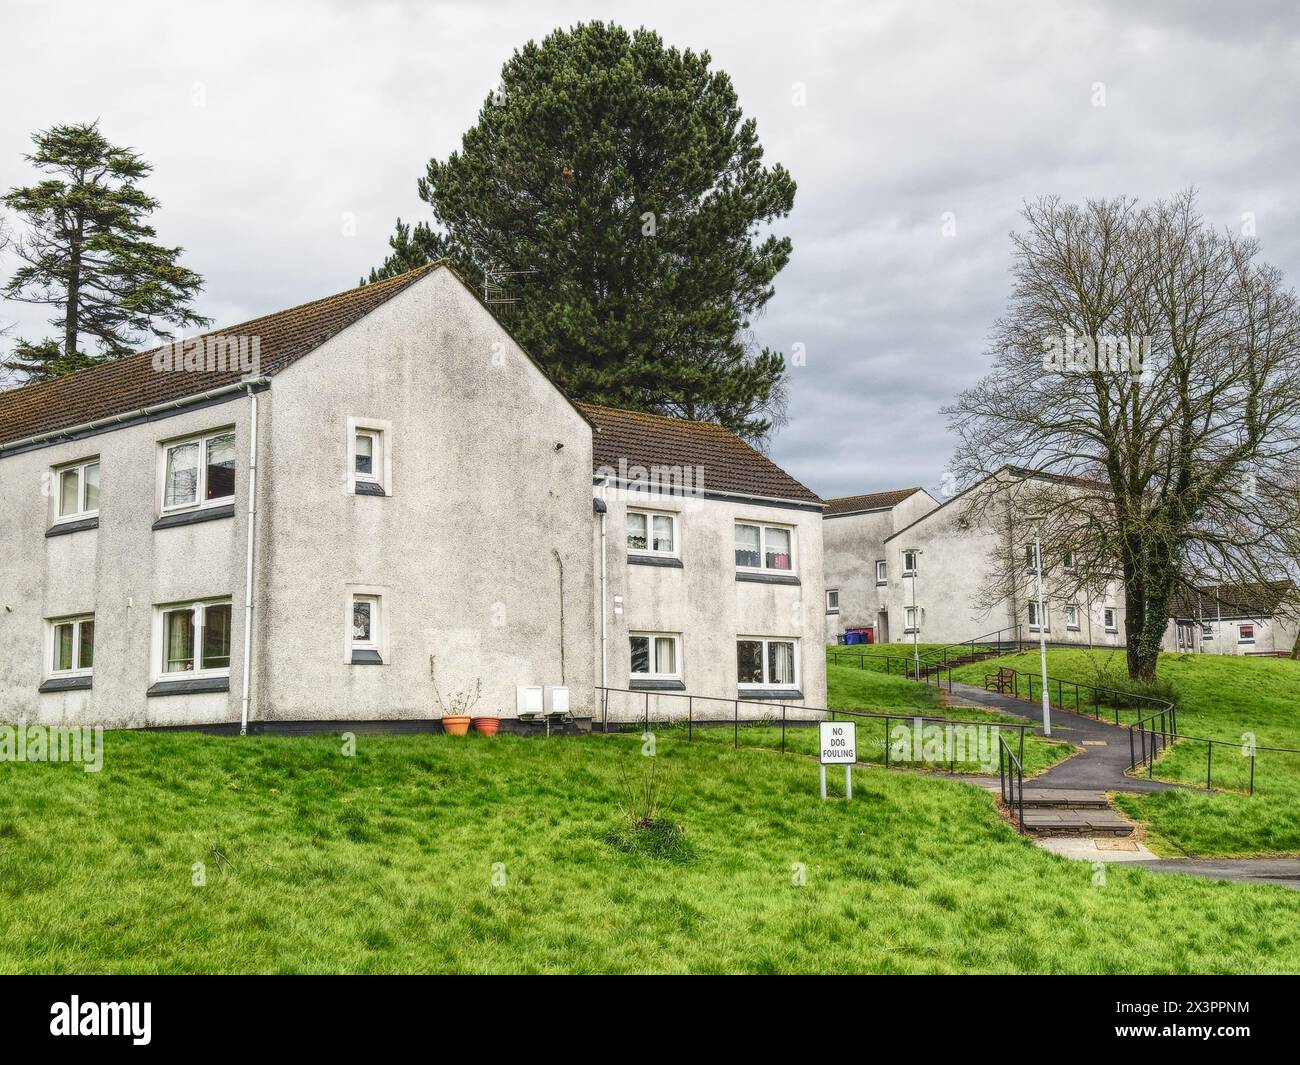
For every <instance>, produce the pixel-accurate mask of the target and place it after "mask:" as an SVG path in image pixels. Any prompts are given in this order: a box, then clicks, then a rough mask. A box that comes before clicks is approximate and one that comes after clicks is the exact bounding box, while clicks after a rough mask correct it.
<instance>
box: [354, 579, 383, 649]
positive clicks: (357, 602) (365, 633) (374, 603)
mask: <svg viewBox="0 0 1300 1065" xmlns="http://www.w3.org/2000/svg"><path fill="white" fill-rule="evenodd" d="M384 624H385V621H384V611H383V599H382V597H381V596H379V595H375V594H372V593H358V594H354V595H353V596H352V609H351V613H350V615H349V625H350V628H349V630H348V651H349V654H348V659H349V661H351V662H352V664H353V665H383V663H384V657H383V649H384Z"/></svg>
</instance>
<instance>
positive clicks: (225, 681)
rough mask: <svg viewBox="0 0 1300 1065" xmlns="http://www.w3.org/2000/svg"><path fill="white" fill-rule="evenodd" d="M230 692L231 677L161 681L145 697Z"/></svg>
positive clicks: (150, 687) (153, 685) (152, 685)
mask: <svg viewBox="0 0 1300 1065" xmlns="http://www.w3.org/2000/svg"><path fill="white" fill-rule="evenodd" d="M228 691H230V678H229V677H194V678H192V679H190V680H160V681H157V682H156V683H154V684H151V685H150V686H149V690H148V691H146V692H145V695H148V696H154V695H196V694H198V693H200V692H228Z"/></svg>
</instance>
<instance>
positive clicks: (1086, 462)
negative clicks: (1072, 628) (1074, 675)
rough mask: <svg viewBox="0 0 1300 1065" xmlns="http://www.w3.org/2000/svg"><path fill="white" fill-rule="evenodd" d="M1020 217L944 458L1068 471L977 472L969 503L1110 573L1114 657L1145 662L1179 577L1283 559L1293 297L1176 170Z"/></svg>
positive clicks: (1291, 424) (1208, 576)
mask: <svg viewBox="0 0 1300 1065" xmlns="http://www.w3.org/2000/svg"><path fill="white" fill-rule="evenodd" d="M1023 217H1024V220H1025V223H1026V228H1025V229H1024V231H1023V232H1018V233H1015V234H1013V235H1012V242H1013V247H1014V252H1015V259H1014V267H1013V287H1012V293H1011V298H1010V303H1009V307H1008V311H1007V313H1006V315H1005V316H1004V317H1003V318H1002V319H1001V320H999V322H998V323H997V325H996V328H995V330H994V334H993V341H992V351H991V355H992V359H993V370H992V372H991V373H990V374H989V375H988V376H987V377H985V378H984V379H983V380H981V381H980V382H979V383H978V384H977V385H975V386H974V387H973V388H971V389H969V390H967V391H965V392H963V393H962V394H961V395H960V396H959V397H958V399H957V401H956V402H955V403H953V404H952V405H951V406H949V407H947V408H945V411H944V413H946V414H947V415H948V417H949V420H950V425H951V427H952V428H953V429H954V431H955V432H956V434H957V436H958V441H959V443H958V447H957V451H956V454H955V457H954V460H953V465H952V472H953V474H954V475H955V476H956V477H957V479H958V482H959V483H960V484H962V485H963V486H971V485H975V484H977V483H979V482H980V481H981V480H982V479H984V478H986V477H989V475H990V474H992V473H994V472H995V471H996V470H998V469H1000V468H1002V467H1005V466H1007V465H1012V466H1017V467H1027V468H1030V469H1033V470H1040V471H1045V472H1047V473H1051V474H1056V475H1061V476H1063V477H1064V478H1067V479H1066V480H1058V481H1043V480H1037V479H1036V480H1034V481H1031V482H1026V481H1024V480H1022V479H1019V478H1007V477H998V478H993V479H991V480H989V481H987V482H986V483H985V484H984V485H982V486H981V488H980V489H979V490H977V492H976V493H973V495H974V497H975V498H974V499H973V505H974V506H975V507H976V509H977V510H978V509H979V508H980V507H986V508H987V507H991V506H994V505H997V506H999V507H1000V508H1001V510H1003V511H1005V514H1006V515H1008V516H1009V519H1008V520H1011V521H1012V522H1014V523H1016V524H1017V525H1018V526H1021V527H1022V529H1021V534H1020V538H1021V539H1028V538H1032V535H1033V534H1032V532H1031V531H1030V528H1031V527H1033V528H1038V529H1039V530H1041V534H1042V538H1043V542H1044V556H1045V559H1050V558H1057V559H1059V558H1062V557H1064V554H1065V552H1067V551H1070V552H1073V553H1074V556H1075V560H1076V568H1075V573H1074V574H1073V575H1072V576H1071V575H1060V576H1063V577H1068V579H1069V580H1072V581H1074V582H1075V584H1076V585H1077V586H1078V587H1080V588H1083V587H1085V586H1087V585H1092V586H1096V585H1097V584H1098V583H1099V582H1101V581H1103V580H1104V579H1105V578H1106V576H1107V575H1108V574H1109V575H1115V576H1118V577H1120V578H1121V579H1122V581H1123V586H1124V596H1125V608H1126V612H1127V644H1128V668H1129V673H1130V675H1131V676H1132V677H1134V678H1135V679H1146V680H1150V679H1154V677H1155V672H1156V661H1157V653H1158V651H1159V648H1160V644H1161V640H1162V638H1163V635H1164V631H1165V628H1166V625H1167V623H1168V619H1169V614H1170V604H1171V601H1172V600H1173V597H1174V595H1175V593H1176V592H1177V591H1178V590H1179V589H1180V587H1186V586H1196V585H1199V584H1201V583H1209V582H1212V583H1214V584H1217V585H1234V584H1236V585H1249V584H1255V583H1262V582H1266V581H1277V580H1294V579H1295V577H1296V558H1297V555H1298V554H1300V551H1298V549H1297V545H1298V543H1300V530H1298V526H1300V506H1298V500H1300V476H1298V473H1297V469H1298V467H1300V463H1297V461H1296V454H1297V450H1300V309H1298V307H1297V301H1296V296H1295V293H1294V291H1293V290H1291V289H1288V288H1287V287H1286V286H1285V284H1284V279H1283V277H1282V275H1281V274H1280V272H1279V271H1278V270H1276V269H1275V268H1273V267H1271V266H1268V265H1266V264H1264V263H1262V262H1260V261H1259V260H1258V246H1257V244H1256V242H1255V241H1254V240H1253V239H1251V238H1246V237H1242V236H1239V235H1237V234H1234V233H1231V232H1227V231H1220V230H1217V229H1215V228H1213V227H1211V226H1210V225H1208V224H1206V222H1205V221H1204V220H1203V219H1202V218H1201V216H1200V215H1199V213H1198V211H1197V208H1196V202H1195V194H1194V193H1193V192H1192V191H1190V190H1189V191H1188V192H1185V193H1183V194H1180V195H1179V196H1177V197H1176V198H1175V199H1173V200H1172V201H1167V202H1164V201H1162V202H1158V203H1155V204H1151V205H1148V206H1141V205H1139V204H1138V203H1137V202H1136V201H1134V200H1131V199H1123V198H1121V199H1113V200H1097V201H1089V202H1088V203H1086V204H1085V205H1083V206H1079V205H1074V204H1068V203H1063V202H1062V201H1061V200H1059V199H1057V198H1045V199H1042V200H1039V201H1037V202H1035V203H1032V204H1029V205H1027V206H1026V207H1025V209H1024V211H1023ZM1026 485H1031V486H1032V490H1028V494H1026V492H1027V489H1026ZM1008 486H1015V492H1016V493H1018V494H1017V495H1010V494H1009V492H1011V489H1010V488H1009V487H1008ZM981 495H982V496H983V498H982V499H981V498H980V496H981ZM1281 609H1282V610H1283V611H1284V612H1289V613H1290V614H1292V616H1294V614H1295V611H1296V606H1295V603H1294V602H1293V601H1292V602H1284V604H1283V606H1282V608H1281Z"/></svg>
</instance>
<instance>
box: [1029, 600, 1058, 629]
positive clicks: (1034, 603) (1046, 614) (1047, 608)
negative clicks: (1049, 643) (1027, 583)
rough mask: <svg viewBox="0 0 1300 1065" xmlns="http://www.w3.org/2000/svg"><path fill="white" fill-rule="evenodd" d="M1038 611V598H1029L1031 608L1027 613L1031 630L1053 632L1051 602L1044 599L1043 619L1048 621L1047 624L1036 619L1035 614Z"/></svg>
mask: <svg viewBox="0 0 1300 1065" xmlns="http://www.w3.org/2000/svg"><path fill="white" fill-rule="evenodd" d="M1037 613H1038V600H1037V599H1031V600H1029V610H1028V613H1027V615H1026V616H1027V617H1028V620H1029V631H1030V632H1051V631H1052V607H1051V604H1050V603H1048V602H1047V600H1046V599H1044V600H1043V620H1044V621H1045V622H1047V624H1046V625H1040V624H1039V623H1038V622H1036V621H1035V620H1034V616H1035V615H1036V614H1037Z"/></svg>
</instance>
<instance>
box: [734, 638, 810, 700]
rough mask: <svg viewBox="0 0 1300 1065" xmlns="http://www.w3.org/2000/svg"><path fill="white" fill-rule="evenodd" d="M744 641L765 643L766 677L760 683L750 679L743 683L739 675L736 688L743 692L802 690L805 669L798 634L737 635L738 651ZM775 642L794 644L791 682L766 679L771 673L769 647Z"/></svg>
mask: <svg viewBox="0 0 1300 1065" xmlns="http://www.w3.org/2000/svg"><path fill="white" fill-rule="evenodd" d="M742 643H759V644H762V645H763V658H762V660H763V678H764V679H763V680H762V681H761V682H760V683H758V684H755V683H753V682H752V681H748V682H746V683H744V684H742V683H740V679H739V677H738V678H737V679H736V688H737V689H738V690H739V691H742V692H743V691H758V690H760V689H765V690H767V691H772V690H777V691H787V690H788V691H796V690H801V688H800V684H801V681H802V680H803V675H802V674H803V671H802V669H801V667H800V658H801V657H802V656H801V654H800V649H799V638H798V637H797V636H737V637H736V644H737V648H736V650H737V652H739V649H740V648H739V645H740V644H742ZM774 643H789V644H793V645H794V680H793V681H792V682H791V683H789V684H777V683H776V682H774V681H768V680H767V679H766V678H767V676H768V673H769V666H770V664H771V660H770V659H769V657H768V655H769V647H770V645H771V644H774Z"/></svg>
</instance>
